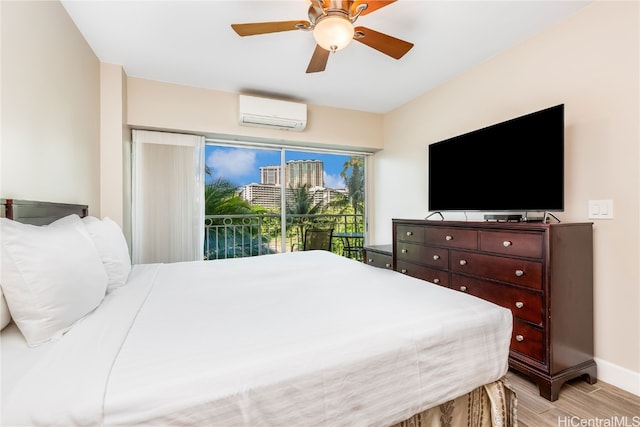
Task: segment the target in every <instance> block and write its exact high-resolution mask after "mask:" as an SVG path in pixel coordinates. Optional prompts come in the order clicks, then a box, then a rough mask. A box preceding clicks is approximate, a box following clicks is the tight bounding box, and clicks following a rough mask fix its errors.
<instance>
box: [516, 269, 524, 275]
mask: <svg viewBox="0 0 640 427" xmlns="http://www.w3.org/2000/svg"><path fill="white" fill-rule="evenodd" d="M516 276H518V277H522V276H524V271H522V270H516Z"/></svg>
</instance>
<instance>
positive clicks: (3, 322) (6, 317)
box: [0, 287, 11, 329]
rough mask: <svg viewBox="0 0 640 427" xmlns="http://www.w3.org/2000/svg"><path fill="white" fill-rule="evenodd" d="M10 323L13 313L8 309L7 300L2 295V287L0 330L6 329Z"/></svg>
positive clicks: (0, 291)
mask: <svg viewBox="0 0 640 427" xmlns="http://www.w3.org/2000/svg"><path fill="white" fill-rule="evenodd" d="M9 323H11V313H10V312H9V307H7V300H6V299H5V298H4V294H3V293H2V287H0V329H4V327H5V326H7V325H8V324H9Z"/></svg>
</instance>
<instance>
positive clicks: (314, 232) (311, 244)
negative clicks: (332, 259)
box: [302, 228, 333, 251]
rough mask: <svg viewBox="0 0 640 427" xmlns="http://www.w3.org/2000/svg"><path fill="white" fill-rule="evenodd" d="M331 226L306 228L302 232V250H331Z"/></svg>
mask: <svg viewBox="0 0 640 427" xmlns="http://www.w3.org/2000/svg"><path fill="white" fill-rule="evenodd" d="M332 239H333V228H322V229H320V228H308V229H306V230H305V232H304V243H303V248H302V250H303V251H311V250H317V249H320V250H324V251H331V240H332Z"/></svg>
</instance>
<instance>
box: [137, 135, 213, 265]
mask: <svg viewBox="0 0 640 427" xmlns="http://www.w3.org/2000/svg"><path fill="white" fill-rule="evenodd" d="M132 136H133V138H132V140H133V151H132V203H131V214H132V224H131V228H132V230H131V233H132V236H131V237H132V242H131V243H132V254H131V256H132V260H133V263H134V264H141V263H154V262H179V261H193V260H201V259H203V256H204V253H203V252H204V249H203V248H204V206H203V203H204V200H203V199H204V137H202V136H197V135H183V134H176V133H168V132H154V131H145V130H134V131H133V135H132Z"/></svg>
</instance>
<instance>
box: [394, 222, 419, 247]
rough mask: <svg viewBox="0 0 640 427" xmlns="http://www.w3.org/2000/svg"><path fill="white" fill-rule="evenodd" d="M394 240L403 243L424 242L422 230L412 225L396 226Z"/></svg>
mask: <svg viewBox="0 0 640 427" xmlns="http://www.w3.org/2000/svg"><path fill="white" fill-rule="evenodd" d="M396 239H397V240H402V241H403V242H415V243H423V242H424V228H423V227H419V226H412V225H398V227H397V228H396Z"/></svg>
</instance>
